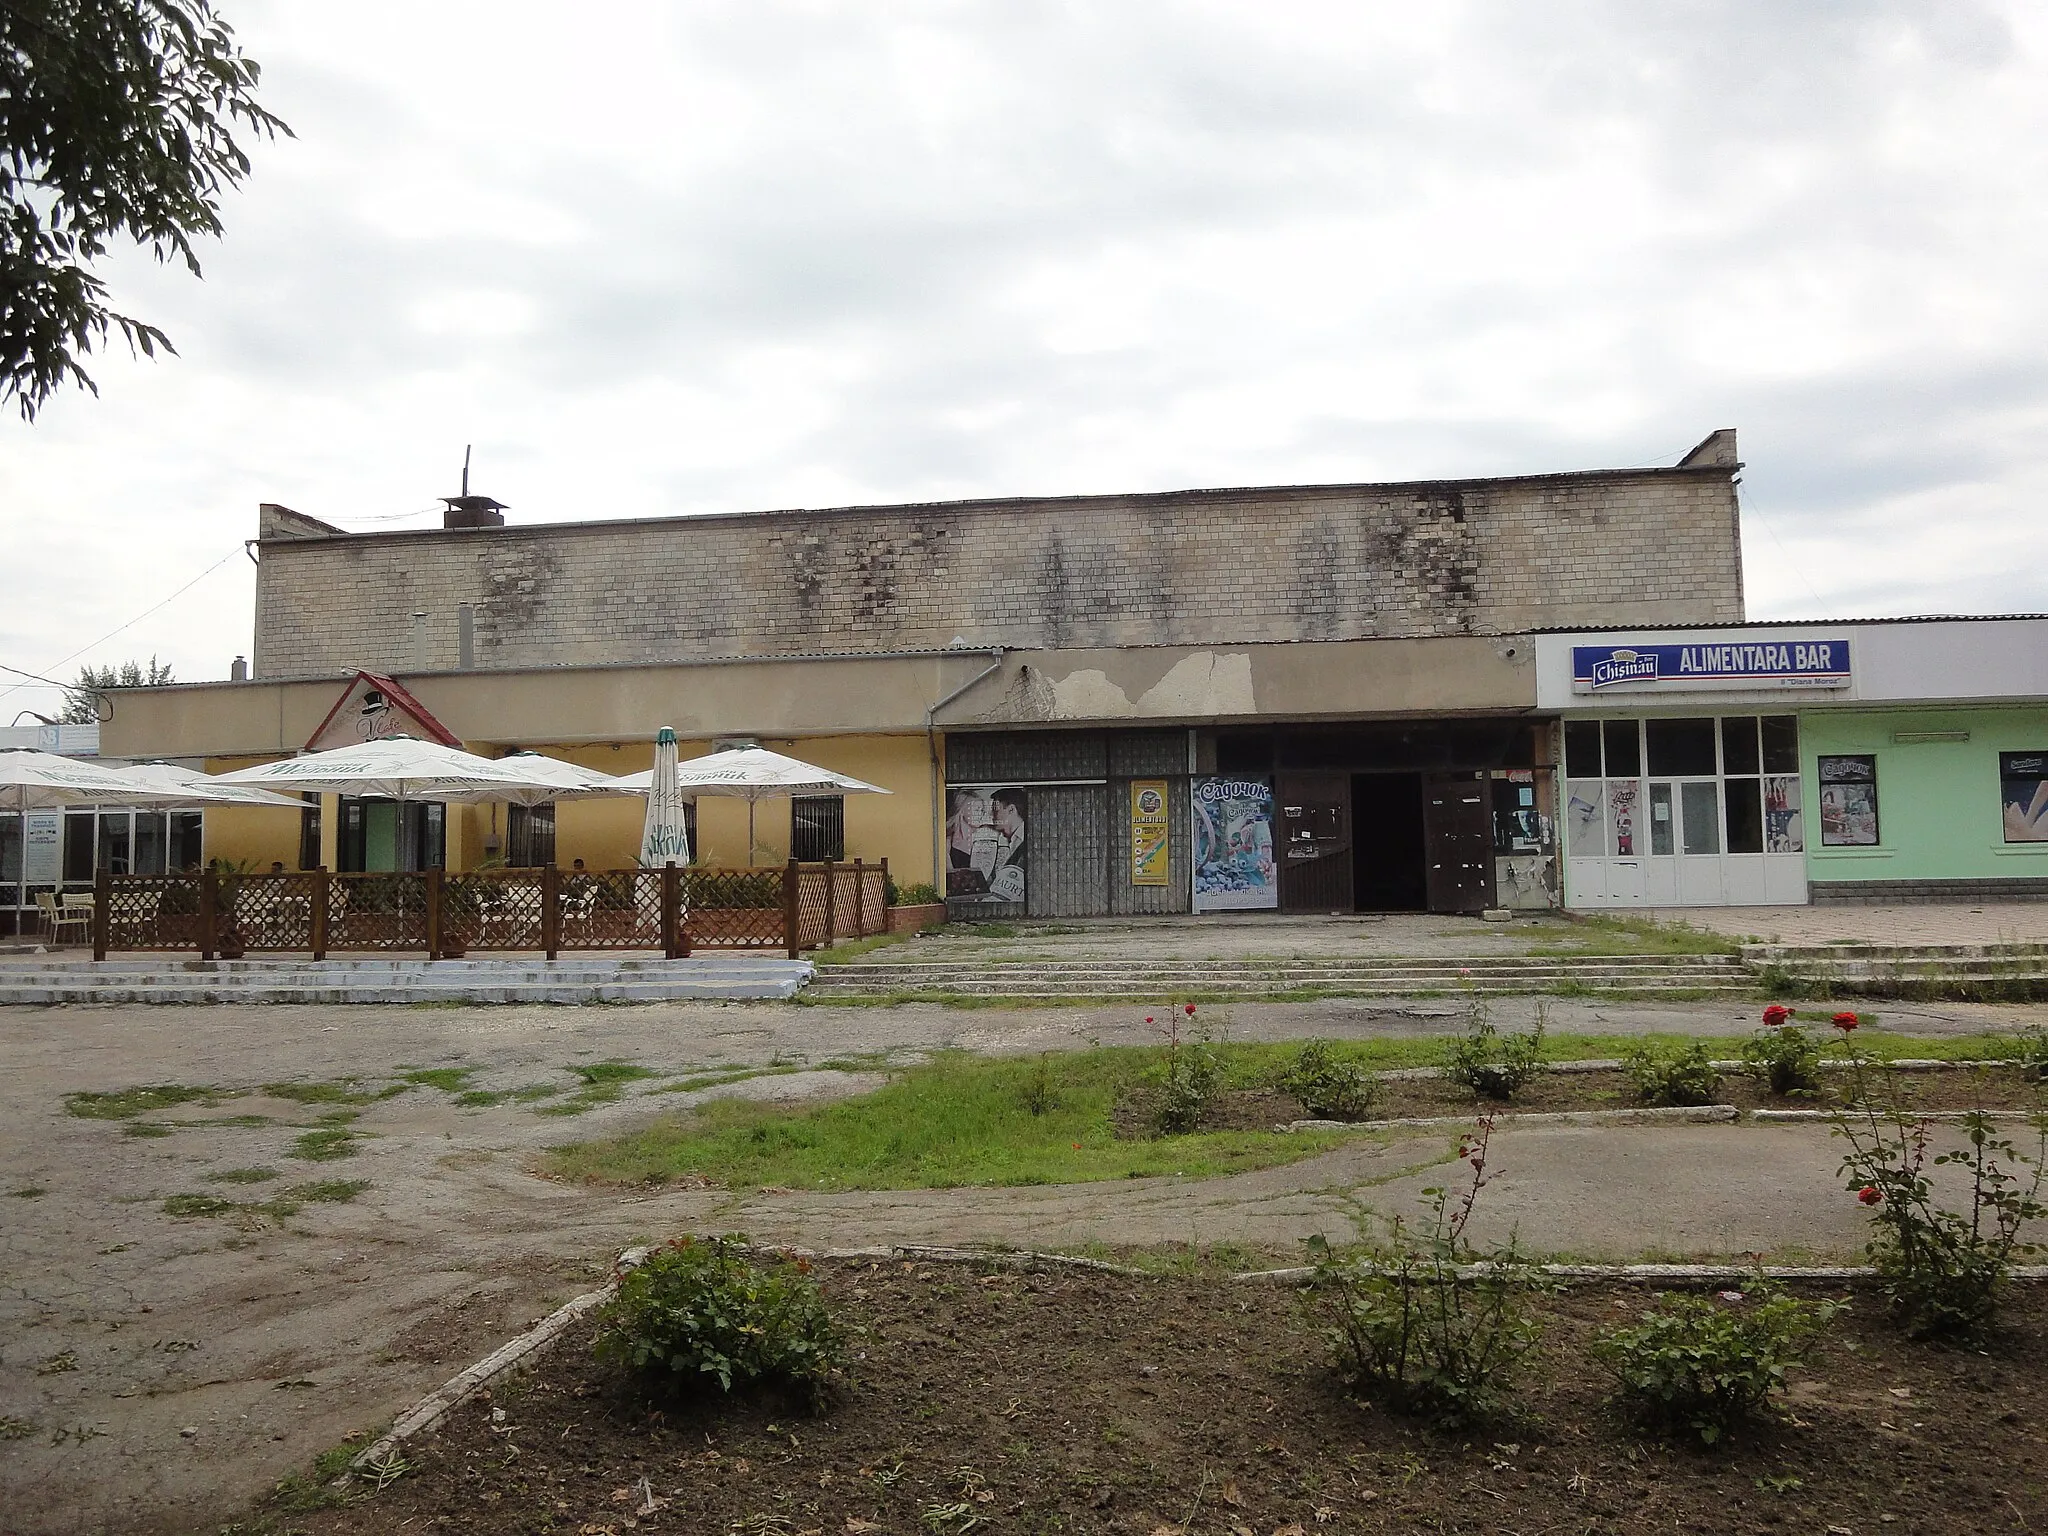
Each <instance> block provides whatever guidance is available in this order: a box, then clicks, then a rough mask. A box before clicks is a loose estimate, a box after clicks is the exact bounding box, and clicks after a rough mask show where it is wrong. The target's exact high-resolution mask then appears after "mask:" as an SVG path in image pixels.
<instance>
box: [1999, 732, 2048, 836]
mask: <svg viewBox="0 0 2048 1536" xmlns="http://www.w3.org/2000/svg"><path fill="white" fill-rule="evenodd" d="M1998 800H1999V810H2000V815H2001V818H2002V820H2003V821H2004V823H2005V840H2006V841H2007V842H2008V843H2048V752H2001V753H1999V754H1998Z"/></svg>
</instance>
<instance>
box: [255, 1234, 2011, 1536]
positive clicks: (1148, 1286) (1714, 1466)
mask: <svg viewBox="0 0 2048 1536" xmlns="http://www.w3.org/2000/svg"><path fill="white" fill-rule="evenodd" d="M822 1278H823V1281H824V1290H825V1294H826V1296H827V1298H828V1300H829V1301H830V1302H831V1304H832V1305H833V1306H834V1307H835V1309H836V1310H838V1311H839V1313H840V1315H841V1316H842V1317H843V1318H844V1319H845V1320H846V1321H847V1322H848V1323H849V1324H850V1325H851V1326H852V1327H853V1328H854V1329H855V1330H857V1332H856V1333H855V1335H854V1347H855V1348H856V1350H857V1351H858V1352H859V1355H860V1359H859V1361H858V1363H857V1365H856V1367H855V1375H856V1381H855V1383H854V1385H852V1386H851V1387H850V1388H849V1389H848V1390H847V1391H846V1392H845V1393H844V1395H843V1397H842V1398H841V1399H840V1400H839V1401H838V1402H837V1404H836V1405H834V1406H833V1407H831V1408H829V1409H828V1410H827V1411H826V1412H825V1413H823V1414H821V1415H818V1416H815V1417H813V1416H811V1415H809V1414H808V1413H806V1411H805V1410H804V1408H803V1407H801V1406H792V1405H791V1404H789V1403H786V1402H778V1401H776V1400H774V1399H767V1400H758V1399H757V1400H748V1399H745V1398H742V1399H740V1400H737V1401H730V1400H723V1399H720V1398H719V1397H717V1396H716V1395H715V1394H713V1395H711V1396H710V1397H708V1398H707V1397H705V1396H703V1395H698V1396H695V1397H692V1398H686V1399H683V1400H681V1401H677V1400H675V1399H672V1398H664V1399H649V1398H647V1397H645V1396H643V1395H641V1394H640V1393H639V1392H638V1391H636V1390H634V1389H633V1388H632V1387H630V1386H629V1385H627V1384H626V1383H625V1381H624V1380H623V1379H622V1377H621V1376H620V1374H619V1373H618V1372H617V1371H615V1370H614V1369H612V1368H610V1367H607V1366H603V1365H600V1364H598V1363H597V1362H596V1361H595V1360H593V1358H592V1357H591V1353H590V1339H591V1334H592V1331H593V1330H592V1327H591V1326H590V1325H587V1324H586V1325H585V1326H583V1327H581V1328H579V1329H578V1330H577V1331H576V1332H575V1333H574V1334H573V1335H571V1336H570V1337H568V1338H566V1339H564V1341H563V1342H562V1344H561V1346H560V1348H559V1349H558V1350H557V1351H556V1352H554V1353H553V1354H552V1355H550V1356H549V1357H548V1358H547V1359H546V1360H545V1361H544V1362H543V1364H542V1365H541V1366H540V1367H539V1368H538V1369H537V1370H536V1371H535V1372H533V1373H532V1374H531V1375H529V1376H527V1377H525V1378H515V1379H512V1380H509V1381H507V1382H505V1383H504V1384H503V1385H501V1386H500V1387H498V1388H497V1389H496V1390H495V1391H494V1393H493V1395H492V1396H490V1397H488V1398H479V1399H477V1400H474V1401H473V1402H471V1403H470V1404H468V1405H466V1406H465V1407H464V1408H462V1409H461V1410H458V1412H457V1413H456V1414H455V1415H454V1416H453V1417H452V1418H451V1420H450V1421H449V1422H448V1423H447V1424H446V1425H445V1426H444V1427H443V1428H442V1429H441V1430H440V1431H438V1432H436V1433H433V1434H430V1435H426V1436H422V1437H420V1438H418V1439H416V1440H415V1441H413V1442H412V1443H411V1444H410V1445H409V1446H408V1447H407V1448H406V1451H405V1458H406V1460H407V1462H408V1463H409V1470H408V1471H407V1472H406V1473H405V1474H404V1475H403V1476H402V1477H400V1478H399V1479H398V1480H397V1481H395V1482H394V1483H392V1484H391V1485H390V1486H388V1487H387V1488H385V1489H384V1490H382V1491H381V1492H368V1493H366V1494H364V1495H362V1496H360V1497H359V1498H358V1500H357V1501H356V1502H353V1503H351V1504H349V1505H347V1506H345V1507H342V1508H338V1509H330V1510H326V1511H321V1512H318V1513H313V1514H309V1515H299V1516H295V1517H294V1518H293V1521H292V1523H293V1524H303V1525H304V1526H305V1527H306V1528H307V1529H308V1530H310V1531H312V1532H314V1533H317V1536H356V1533H365V1536H367V1533H371V1532H387V1531H393V1530H398V1529H405V1530H431V1531H453V1532H463V1531H469V1532H480V1533H481V1532H489V1533H494V1536H496V1533H507V1536H509V1533H529V1532H530V1533H540V1532H579V1533H583V1536H623V1533H625V1532H626V1531H629V1530H632V1531H648V1532H667V1531H686V1532H719V1531H727V1532H763V1533H767V1532H781V1533H788V1536H799V1533H818V1536H825V1533H830V1536H840V1533H842V1532H849V1533H854V1532H914V1531H919V1530H926V1531H935V1532H947V1533H965V1532H968V1531H972V1530H987V1531H991V1532H994V1531H1004V1530H1009V1531H1019V1532H1054V1531H1070V1532H1081V1531H1086V1532H1103V1533H1110V1532H1118V1533H1122V1532H1128V1533H1131V1536H1162V1533H1167V1532H1171V1533H1174V1536H1198V1533H1199V1536H1226V1533H1237V1536H1243V1533H1245V1532H1253V1533H1257V1536H1268V1533H1273V1536H1295V1533H1302V1536H1306V1533H1307V1532H1310V1531H1315V1532H1327V1533H1330V1536H1342V1533H1347V1532H1351V1533H1363V1532H1382V1531H1385V1532H1424V1531H1428V1532H1438V1533H1448V1532H1469V1533H1480V1532H1495V1533H1508V1532H1514V1533H1523V1536H1526V1533H1533V1532H1537V1531H1547V1532H1567V1531H1568V1532H1572V1533H1587V1536H1592V1533H1604V1532H1612V1533H1624V1532H1645V1531H1652V1530H1656V1531H1672V1530H1691V1531H1713V1532H1725V1533H1734V1536H1765V1533H1776V1532H1781V1531H1798V1532H1813V1533H1815V1536H1820V1533H1822V1532H1827V1531H1835V1532H1840V1531H1848V1532H1869V1533H1875V1532H1877V1531H1880V1530H1886V1531H1890V1530H1896V1531H1899V1532H1901V1533H1905V1532H1927V1533H1935V1532H1940V1533H1949V1532H1960V1531H1971V1532H1988V1531H1994V1530H2025V1529H2039V1528H2040V1525H2041V1523H2042V1522H2043V1521H2044V1520H2048V1496H2044V1488H2048V1449H2044V1446H2043V1441H2042V1433H2041V1432H2042V1428H2043V1425H2044V1422H2048V1419H2044V1411H2048V1389H2044V1377H2043V1374H2042V1367H2043V1365H2044V1364H2048V1348H2044V1339H2043V1329H2044V1325H2048V1297H2043V1296H2042V1295H2041V1294H2040V1293H2039V1292H2038V1291H2035V1290H2032V1289H2030V1290H2029V1291H2028V1292H2026V1293H2025V1294H2024V1295H2023V1296H2022V1297H2020V1298H2018V1299H2017V1300H2016V1302H2015V1305H2014V1306H2013V1307H2012V1309H2011V1311H2010V1314H2009V1326H2008V1327H2007V1328H2006V1329H2005V1331H2004V1332H2003V1333H2002V1334H2001V1335H2000V1337H1999V1339H1998V1341H1997V1344H1996V1346H1995V1347H1994V1348H1992V1349H1991V1350H1990V1352H1989V1353H1988V1354H1978V1353H1976V1352H1975V1351H1972V1350H1952V1349H1943V1348H1939V1347H1934V1346H1930V1345H1918V1344H1911V1343H1906V1342H1904V1341H1902V1340H1901V1339H1900V1338H1899V1336H1898V1335H1897V1334H1896V1332H1894V1331H1893V1330H1892V1329H1891V1328H1889V1327H1888V1326H1886V1325H1885V1323H1884V1321H1883V1317H1882V1313H1883V1307H1882V1302H1881V1301H1880V1300H1878V1299H1876V1298H1874V1297H1872V1296H1870V1295H1869V1294H1867V1293H1864V1294H1860V1295H1854V1296H1853V1297H1852V1300H1851V1305H1850V1308H1849V1310H1848V1312H1847V1313H1846V1314H1845V1315H1843V1316H1841V1317H1839V1318H1838V1319H1837V1320H1836V1321H1835V1323H1834V1324H1833V1325H1832V1328H1831V1330H1830V1334H1829V1342H1828V1343H1827V1344H1825V1345H1823V1347H1822V1349H1821V1350H1820V1352H1819V1353H1817V1355H1816V1356H1815V1358H1814V1359H1813V1360H1812V1361H1811V1362H1810V1364H1809V1366H1808V1367H1806V1368H1804V1369H1799V1368H1795V1371H1794V1374H1793V1378H1792V1390H1791V1392H1790V1394H1789V1397H1788V1400H1787V1403H1786V1406H1785V1409H1784V1411H1783V1412H1782V1413H1781V1414H1779V1415H1777V1416H1775V1421H1774V1422H1768V1423H1765V1424H1762V1425H1760V1426H1758V1427H1756V1428H1753V1429H1745V1430H1739V1431H1737V1432H1736V1433H1735V1434H1734V1435H1733V1436H1731V1437H1730V1439H1729V1440H1728V1441H1727V1442H1725V1443H1724V1444H1722V1445H1721V1446H1719V1447H1718V1448H1716V1449H1713V1450H1707V1449H1705V1448H1703V1447H1702V1446H1701V1445H1700V1443H1699V1442H1698V1440H1697V1439H1696V1438H1688V1437H1683V1436H1680V1437H1670V1436H1660V1435H1656V1434H1645V1433H1643V1432H1642V1429H1641V1426H1640V1425H1639V1424H1638V1423H1636V1422H1634V1421H1632V1420H1630V1419H1628V1418H1627V1417H1625V1416H1624V1414H1623V1413H1622V1412H1621V1411H1620V1410H1618V1409H1617V1408H1616V1407H1615V1406H1614V1405H1612V1404H1611V1403H1610V1402H1609V1401H1608V1398H1609V1396H1610V1394H1611V1392H1612V1383H1611V1381H1610V1380H1609V1379H1608V1378H1607V1377H1606V1376H1605V1375H1604V1373H1602V1372H1601V1371H1600V1370H1599V1369H1598V1367H1597V1366H1595V1365H1594V1364H1593V1363H1592V1362H1591V1360H1590V1358H1589V1354H1588V1348H1587V1346H1588V1344H1589V1342H1590V1340H1591V1338H1592V1336H1593V1334H1594V1333H1595V1331H1596V1330H1597V1329H1600V1328H1603V1327H1609V1326H1612V1325H1613V1324H1615V1323H1616V1322H1629V1321H1633V1320H1634V1319H1635V1317H1636V1316H1637V1315H1638V1313H1639V1312H1640V1311H1641V1310H1642V1309H1643V1308H1644V1307H1645V1306H1646V1305H1648V1304H1649V1298H1648V1297H1647V1296H1646V1295H1645V1294H1644V1293H1643V1292H1642V1291H1640V1290H1635V1289H1625V1288H1611V1287H1600V1286H1586V1287H1581V1288H1577V1289H1574V1290H1572V1291H1570V1292H1568V1293H1566V1294H1565V1295H1563V1296H1561V1297H1557V1298H1554V1299H1549V1300H1546V1301H1544V1302H1541V1303H1539V1304H1538V1306H1537V1311H1538V1314H1539V1315H1540V1316H1542V1317H1543V1318H1544V1320H1545V1338H1544V1341H1543V1343H1542V1345H1541V1346H1540V1349H1539V1353H1538V1355H1537V1357H1536V1360H1535V1362H1534V1364H1533V1365H1532V1367H1531V1368H1530V1369H1529V1370H1528V1371H1527V1373H1526V1380H1525V1384H1524V1387H1523V1390H1522V1395H1521V1401H1520V1403H1519V1404H1518V1408H1519V1412H1518V1413H1517V1414H1516V1415H1515V1416H1514V1417H1510V1418H1507V1419H1504V1420H1501V1421H1496V1422H1491V1423H1487V1424H1484V1425H1480V1426H1474V1427H1470V1428H1467V1429H1465V1430H1462V1431H1457V1432H1451V1433H1443V1432H1438V1431H1435V1430H1432V1429H1430V1428H1428V1427H1427V1426H1424V1425H1420V1424H1417V1423H1416V1422H1415V1421H1413V1420H1411V1419H1406V1418H1402V1417H1397V1416H1393V1415H1390V1414H1387V1413H1384V1412H1380V1411H1377V1410H1375V1409H1372V1408H1369V1407H1365V1406H1361V1405H1360V1404H1358V1403H1356V1402H1354V1401H1351V1400H1350V1399H1348V1398H1347V1396H1346V1394H1345V1393H1344V1392H1343V1390H1342V1389H1341V1387H1340V1385H1339V1383H1338V1382H1337V1381H1336V1379H1335V1377H1334V1375H1333V1373H1332V1372H1331V1371H1330V1369H1329V1367H1328V1362H1327V1357H1326V1356H1325V1354H1324V1352H1323V1349H1322V1346H1321V1344H1320V1341H1319V1340H1318V1338H1317V1336H1316V1325H1315V1323H1314V1321H1313V1320H1310V1319H1305V1317H1304V1314H1303V1309H1302V1305H1301V1299H1300V1297H1299V1296H1298V1294H1297V1293H1295V1292H1293V1291H1291V1290H1283V1289H1280V1288H1278V1287H1273V1286H1246V1285H1230V1284H1226V1283H1219V1282H1217V1281H1216V1280H1214V1279H1207V1278H1193V1277H1175V1278H1164V1279H1128V1278H1122V1277H1118V1276H1112V1275H1106V1274H1100V1273H1094V1274H1077V1273H1074V1272H1072V1271H1067V1272H1059V1271H1049V1272H1042V1273H1035V1274H1033V1273H1025V1274H1018V1273H1014V1272H997V1273H990V1274H977V1273H976V1272H975V1271H974V1269H973V1268H971V1267H968V1266H962V1265H920V1264H899V1263H888V1262H881V1263H867V1264H835V1265H827V1266H825V1267H824V1269H823V1270H822ZM1741 1304H1742V1303H1740V1302H1736V1303H1729V1305H1741Z"/></svg>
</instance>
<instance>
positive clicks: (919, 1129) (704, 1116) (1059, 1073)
mask: <svg viewBox="0 0 2048 1536" xmlns="http://www.w3.org/2000/svg"><path fill="white" fill-rule="evenodd" d="M1157 1054H1158V1053H1157V1052H1155V1051H1150V1050H1131V1049H1116V1050H1094V1051H1079V1052H1069V1053H1065V1054H1063V1055H1054V1056H1052V1057H1051V1058H1050V1065H1049V1070H1050V1071H1051V1072H1053V1073H1054V1074H1055V1078H1056V1082H1057V1096H1058V1099H1059V1103H1058V1106H1057V1107H1056V1108H1054V1109H1052V1110H1050V1111H1049V1112H1047V1113H1044V1114H1038V1115H1034V1114H1032V1113H1031V1112H1030V1110H1029V1108H1028V1107H1027V1106H1026V1102H1025V1098H1026V1096H1025V1093H1024V1089H1025V1086H1026V1082H1025V1080H1026V1078H1028V1077H1029V1076H1030V1075H1031V1074H1032V1073H1033V1072H1034V1071H1037V1070H1038V1067H1039V1064H1038V1063H1037V1062H1036V1061H1031V1060H1020V1059H1014V1058H986V1057H974V1056H968V1055H966V1054H964V1053H958V1052H949V1053H947V1054H945V1055H943V1056H940V1057H938V1058H936V1059H934V1060H933V1061H931V1062H929V1063H927V1064H925V1065H922V1066H917V1067H912V1068H910V1069H908V1070H906V1071H903V1072H901V1073H898V1074H897V1075H896V1076H895V1077H894V1078H893V1079H892V1081H891V1082H890V1083H889V1084H888V1085H887V1086H885V1087H883V1088H881V1089H878V1090H877V1091H876V1092H874V1093H871V1094H867V1095H864V1096H863V1097H861V1098H858V1099H851V1100H844V1101H841V1102H839V1103H836V1104H830V1105H823V1106H818V1107H815V1108H808V1109H806V1108H797V1109H786V1108H777V1107H774V1106H770V1105H763V1104H758V1103H751V1102H747V1101H743V1100H734V1099H719V1100H712V1101H710V1102H708V1103H705V1104H703V1105H700V1106H698V1107H697V1109H696V1110H695V1111H694V1112H693V1113H691V1114H690V1115H688V1116H687V1117H679V1118H676V1119H671V1120H667V1121H664V1122H663V1123H661V1124H659V1125H655V1126H650V1127H648V1128H647V1129H645V1130H642V1131H639V1132H637V1133H635V1134H634V1135H631V1136H626V1137H620V1138H617V1139H614V1140H609V1141H600V1142H592V1143H587V1144H584V1145H582V1146H576V1147H567V1148H563V1149H561V1150H559V1151H558V1152H556V1153H555V1154H553V1161H554V1163H555V1166H556V1168H557V1169H558V1171H560V1172H561V1173H563V1174H566V1175H568V1176H570V1177H573V1178H583V1179H590V1180H596V1181H604V1182H619V1183H650V1182H651V1183H659V1182H661V1181H662V1180H664V1179H666V1178H669V1177H672V1176H676V1175H682V1174H695V1175H699V1176H702V1177H706V1178H710V1179H713V1180H716V1181H717V1182H719V1183H722V1184H726V1185H729V1186H732V1187H734V1188H747V1187H750V1186H757V1185H763V1184H767V1185H775V1186H781V1187H787V1188H809V1189H906V1188H952V1187H958V1186H965V1185H1017V1184H1074V1183H1087V1182H1092V1181H1096V1180H1101V1179H1121V1178H1141V1177H1148V1176H1160V1175H1172V1174H1187V1175H1191V1176H1195V1177H1208V1176H1214V1175H1217V1174H1223V1173H1234V1172H1238V1171H1240V1170H1243V1169H1247V1168H1260V1167H1268V1166H1271V1165H1273V1164H1275V1163H1286V1162H1293V1161H1295V1160H1297V1159H1299V1158H1302V1157H1308V1156H1313V1155H1314V1154H1315V1153H1317V1152H1321V1151H1323V1150H1325V1149H1326V1148H1327V1147H1329V1146H1330V1145H1331V1144H1332V1143H1333V1141H1334V1140H1335V1139H1336V1138H1335V1136H1334V1135H1331V1134H1329V1133H1313V1132H1311V1133H1300V1134H1292V1135H1290V1134H1284V1133H1277V1132H1272V1131H1263V1132H1255V1131H1216V1132H1201V1133H1197V1134H1194V1135H1188V1136H1176V1137H1171V1138H1164V1139H1160V1140H1156V1141H1144V1140H1134V1141H1120V1140H1118V1139H1116V1137H1115V1136H1114V1135H1113V1134H1112V1133H1111V1129H1110V1111H1111V1109H1112V1107H1113V1106H1114V1104H1115V1102H1116V1100H1117V1097H1118V1095H1119V1094H1120V1093H1122V1092H1124V1091H1125V1090H1126V1089H1127V1088H1128V1087H1129V1086H1131V1085H1132V1084H1134V1083H1135V1081H1136V1079H1137V1077H1138V1074H1140V1073H1141V1072H1142V1071H1144V1070H1145V1069H1146V1068H1148V1067H1150V1066H1152V1065H1153V1064H1154V1061H1155V1058H1156V1056H1157ZM1261 1065H1263V1063H1261Z"/></svg>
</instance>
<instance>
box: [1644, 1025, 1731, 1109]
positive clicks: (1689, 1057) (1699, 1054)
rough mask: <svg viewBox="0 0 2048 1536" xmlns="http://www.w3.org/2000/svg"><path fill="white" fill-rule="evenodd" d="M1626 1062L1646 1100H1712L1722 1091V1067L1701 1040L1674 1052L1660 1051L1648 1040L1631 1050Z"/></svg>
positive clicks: (1677, 1102)
mask: <svg viewBox="0 0 2048 1536" xmlns="http://www.w3.org/2000/svg"><path fill="white" fill-rule="evenodd" d="M1624 1064H1625V1065H1626V1066H1627V1068H1628V1075H1629V1077H1630V1078H1631V1079H1633V1080H1634V1082H1635V1085H1636V1093H1637V1094H1638V1095H1639V1096H1640V1097H1641V1098H1642V1100H1643V1102H1644V1103H1646V1104H1667V1105H1695V1104H1711V1103H1713V1102H1714V1098H1715V1095H1717V1094H1718V1093H1720V1091H1721V1073H1720V1069H1719V1068H1717V1067H1716V1066H1715V1065H1714V1058H1713V1057H1712V1056H1711V1055H1709V1054H1708V1052H1707V1047H1706V1042H1704V1041H1701V1040H1695V1041H1693V1042H1692V1044H1690V1045H1688V1046H1685V1047H1683V1048H1682V1049H1680V1050H1679V1051H1677V1052H1676V1053H1674V1054H1673V1055H1670V1056H1662V1055H1659V1054H1658V1053H1657V1052H1656V1051H1654V1050H1652V1049H1651V1048H1650V1046H1649V1045H1648V1043H1647V1042H1646V1043H1644V1044H1642V1045H1639V1046H1637V1047H1636V1048H1635V1049H1634V1050H1632V1051H1630V1052H1629V1053H1628V1055H1627V1056H1626V1057H1625V1058H1624Z"/></svg>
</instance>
